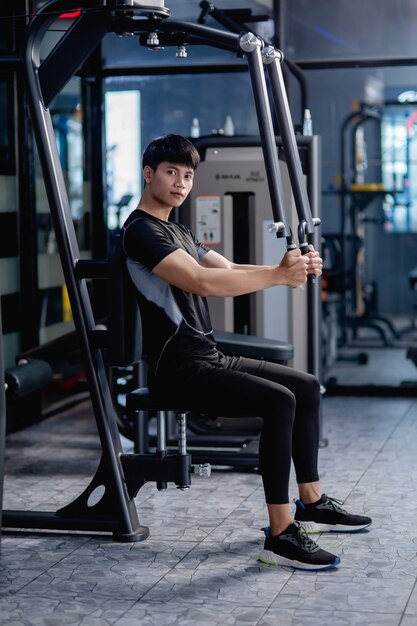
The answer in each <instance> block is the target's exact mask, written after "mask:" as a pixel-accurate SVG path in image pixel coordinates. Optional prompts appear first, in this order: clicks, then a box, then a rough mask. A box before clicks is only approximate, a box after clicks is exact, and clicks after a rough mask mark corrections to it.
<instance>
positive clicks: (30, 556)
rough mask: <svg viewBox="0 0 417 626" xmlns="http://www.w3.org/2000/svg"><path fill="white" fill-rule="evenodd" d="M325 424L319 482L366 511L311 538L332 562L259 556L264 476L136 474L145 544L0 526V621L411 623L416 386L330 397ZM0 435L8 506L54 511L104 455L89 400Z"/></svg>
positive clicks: (415, 609) (414, 617) (415, 613)
mask: <svg viewBox="0 0 417 626" xmlns="http://www.w3.org/2000/svg"><path fill="white" fill-rule="evenodd" d="M323 436H324V437H325V438H326V439H327V440H328V445H327V447H323V448H321V450H320V471H321V477H322V485H323V488H324V490H325V491H326V492H327V493H328V494H329V495H331V496H334V497H337V498H340V499H342V500H344V501H345V504H346V506H347V507H348V508H349V509H350V510H352V511H354V512H358V513H364V514H367V515H370V516H372V518H373V520H374V522H373V525H372V526H371V527H370V529H369V530H368V531H364V532H362V533H357V534H353V535H348V534H332V535H322V536H320V537H319V539H318V540H319V542H320V545H321V546H322V547H324V548H325V549H328V550H331V551H334V552H336V553H337V554H339V555H340V556H341V559H342V560H341V564H340V565H339V567H338V568H337V569H334V570H329V571H326V572H321V573H320V572H319V573H314V572H300V571H293V570H291V569H285V568H279V567H271V566H267V565H264V564H262V563H260V562H258V561H257V556H258V553H259V551H260V549H261V546H262V541H263V539H262V536H263V535H262V532H261V531H260V528H261V527H262V526H263V525H265V524H267V516H266V511H265V506H264V502H263V492H262V487H261V479H260V476H259V475H258V474H257V473H255V472H246V473H238V472H231V471H225V470H223V471H220V470H219V471H214V472H213V474H212V476H211V478H210V479H197V478H196V479H194V481H193V485H192V487H191V489H190V490H188V491H185V492H182V491H178V490H177V489H176V488H175V486H173V485H170V486H169V488H168V490H167V491H166V492H157V491H156V489H155V486H154V485H153V484H150V483H149V484H147V485H145V487H144V488H143V489H141V491H140V492H139V495H138V497H137V499H136V502H137V506H138V510H139V517H140V521H141V523H142V524H144V525H146V526H149V528H150V536H149V538H148V539H146V540H145V541H143V542H140V543H132V544H126V543H115V542H113V541H112V540H111V538H109V537H108V536H105V535H101V536H94V537H93V536H87V535H86V534H70V533H59V534H54V533H52V532H42V531H40V532H29V531H14V530H3V533H2V536H1V551H0V566H1V567H0V570H1V574H0V581H1V584H0V615H1V618H0V621H1V623H2V624H7V625H8V626H21V625H22V624H28V625H30V626H33V625H37V626H38V625H39V626H41V625H45V626H46V625H48V626H51V625H54V624H57V625H61V624H65V625H67V624H68V625H70V624H74V625H78V624H85V625H87V626H101V625H106V624H117V625H118V626H134V625H137V624H140V625H141V626H146V625H149V626H151V625H158V626H161V625H165V624H181V625H186V624H190V625H191V624H192V625H194V624H199V625H210V626H214V625H216V624H221V625H222V626H224V625H229V624H230V625H232V624H238V625H240V624H242V625H243V624H248V625H255V624H256V625H267V624H271V625H272V624H273V625H274V626H275V625H277V624H279V626H290V625H291V626H301V625H302V626H306V625H308V626H310V625H311V626H315V625H317V626H318V625H320V626H323V625H329V626H330V625H331V626H342V625H343V626H350V625H356V626H358V625H365V624H366V625H367V626H369V625H374V626H400V625H401V626H415V624H416V623H417V585H416V582H417V553H416V550H417V524H416V504H415V503H416V500H417V455H416V453H415V450H416V448H417V398H416V399H414V398H412V397H407V398H405V397H404V398H401V397H396V398H390V397H385V398H365V397H341V396H333V397H328V396H325V397H324V399H323ZM6 444H7V446H6V455H7V459H6V470H7V471H6V477H5V485H4V508H5V509H37V510H56V509H57V508H59V507H60V506H62V505H64V504H66V503H68V502H70V501H71V500H72V499H73V498H74V497H76V496H77V495H79V493H81V491H82V490H83V489H84V487H85V486H86V485H87V484H88V483H89V481H90V479H91V477H92V475H93V473H94V471H95V469H96V466H97V462H98V459H99V456H100V449H99V444H98V439H97V436H96V431H95V422H94V420H93V418H92V412H91V408H90V404H89V402H88V401H84V402H83V403H81V404H79V405H78V406H77V407H75V408H73V409H71V410H69V411H66V412H63V413H61V414H60V415H56V416H54V417H50V418H49V419H47V420H44V421H43V422H41V423H38V424H35V425H34V426H31V427H30V428H27V429H25V430H23V431H20V432H17V433H14V434H11V435H9V436H8V437H7V442H6ZM124 446H125V447H126V448H128V447H129V446H130V442H128V441H127V440H124ZM290 495H291V498H292V497H295V496H296V490H295V483H294V479H293V478H292V480H291V494H290Z"/></svg>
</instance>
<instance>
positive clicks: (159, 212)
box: [136, 191, 172, 222]
mask: <svg viewBox="0 0 417 626" xmlns="http://www.w3.org/2000/svg"><path fill="white" fill-rule="evenodd" d="M136 208H137V209H139V210H140V211H144V212H145V213H149V215H153V216H154V217H157V218H158V219H160V220H163V221H164V222H167V221H168V219H169V216H170V213H171V211H172V206H165V205H162V204H160V203H159V202H155V201H153V199H152V198H150V197H149V196H148V194H146V191H145V193H144V194H143V195H142V197H141V199H140V200H139V204H138V206H137V207H136Z"/></svg>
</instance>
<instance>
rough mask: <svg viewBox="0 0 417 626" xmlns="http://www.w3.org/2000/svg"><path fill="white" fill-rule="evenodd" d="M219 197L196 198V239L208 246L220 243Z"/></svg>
mask: <svg viewBox="0 0 417 626" xmlns="http://www.w3.org/2000/svg"><path fill="white" fill-rule="evenodd" d="M220 210H221V197H220V196H198V197H197V198H196V235H197V239H198V240H199V241H201V242H202V243H205V244H206V245H208V246H212V245H216V244H219V243H220V242H221V219H220V217H221V213H220Z"/></svg>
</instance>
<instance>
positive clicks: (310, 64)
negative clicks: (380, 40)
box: [294, 57, 417, 70]
mask: <svg viewBox="0 0 417 626" xmlns="http://www.w3.org/2000/svg"><path fill="white" fill-rule="evenodd" d="M294 63H297V65H298V67H300V68H301V69H302V70H339V69H358V68H370V67H406V66H410V65H411V66H413V65H417V57H393V58H391V59H390V58H386V57H380V58H375V59H372V58H369V59H311V60H306V59H305V60H303V59H301V60H299V61H296V60H295V61H294Z"/></svg>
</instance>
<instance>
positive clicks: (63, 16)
mask: <svg viewBox="0 0 417 626" xmlns="http://www.w3.org/2000/svg"><path fill="white" fill-rule="evenodd" d="M79 15H81V9H77V10H76V11H72V12H71V13H61V15H60V16H59V19H60V20H71V19H73V18H74V17H78V16H79Z"/></svg>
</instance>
